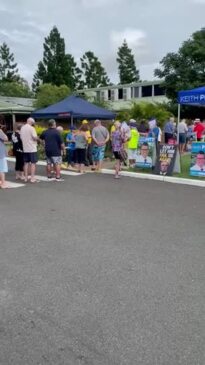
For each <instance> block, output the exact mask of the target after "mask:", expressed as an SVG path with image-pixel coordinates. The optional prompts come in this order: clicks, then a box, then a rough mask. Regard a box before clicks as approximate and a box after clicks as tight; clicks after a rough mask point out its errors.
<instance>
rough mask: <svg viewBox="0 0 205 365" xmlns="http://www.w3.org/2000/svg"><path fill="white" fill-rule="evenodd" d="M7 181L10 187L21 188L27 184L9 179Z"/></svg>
mask: <svg viewBox="0 0 205 365" xmlns="http://www.w3.org/2000/svg"><path fill="white" fill-rule="evenodd" d="M6 183H8V185H9V188H8V189H16V188H21V187H22V186H25V184H21V183H15V182H13V181H8V180H6Z"/></svg>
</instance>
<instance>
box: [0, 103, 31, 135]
mask: <svg viewBox="0 0 205 365" xmlns="http://www.w3.org/2000/svg"><path fill="white" fill-rule="evenodd" d="M34 101H35V99H30V98H15V97H9V96H0V118H1V120H3V121H4V123H5V124H6V127H7V130H8V131H11V130H13V127H14V124H15V123H16V122H24V121H25V120H26V119H27V118H28V117H29V116H30V114H31V112H32V111H33V110H34V107H33V103H34Z"/></svg>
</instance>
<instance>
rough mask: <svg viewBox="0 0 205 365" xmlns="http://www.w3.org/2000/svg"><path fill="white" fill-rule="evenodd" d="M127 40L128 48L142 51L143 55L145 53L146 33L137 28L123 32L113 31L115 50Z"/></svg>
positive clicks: (112, 37)
mask: <svg viewBox="0 0 205 365" xmlns="http://www.w3.org/2000/svg"><path fill="white" fill-rule="evenodd" d="M124 39H126V41H127V43H128V46H129V47H131V48H132V49H134V50H136V49H137V50H138V51H139V49H141V51H142V53H144V51H145V45H146V33H145V32H144V31H143V30H140V29H135V28H126V29H124V30H122V31H115V30H114V31H112V32H111V34H110V40H111V44H112V46H113V47H114V49H116V48H118V47H119V46H121V45H122V43H123V41H124Z"/></svg>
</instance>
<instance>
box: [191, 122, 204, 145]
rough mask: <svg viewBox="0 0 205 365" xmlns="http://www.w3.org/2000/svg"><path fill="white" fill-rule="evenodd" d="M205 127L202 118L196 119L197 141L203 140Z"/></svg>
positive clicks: (195, 131)
mask: <svg viewBox="0 0 205 365" xmlns="http://www.w3.org/2000/svg"><path fill="white" fill-rule="evenodd" d="M204 131H205V128H204V125H203V123H202V122H201V120H200V119H195V121H194V133H196V137H197V141H198V142H200V141H201V140H202V137H203V134H204Z"/></svg>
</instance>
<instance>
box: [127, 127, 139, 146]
mask: <svg viewBox="0 0 205 365" xmlns="http://www.w3.org/2000/svg"><path fill="white" fill-rule="evenodd" d="M130 134H131V137H130V140H129V141H128V143H127V147H128V148H130V149H137V147H138V143H139V137H140V135H139V132H138V130H137V129H131V131H130Z"/></svg>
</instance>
